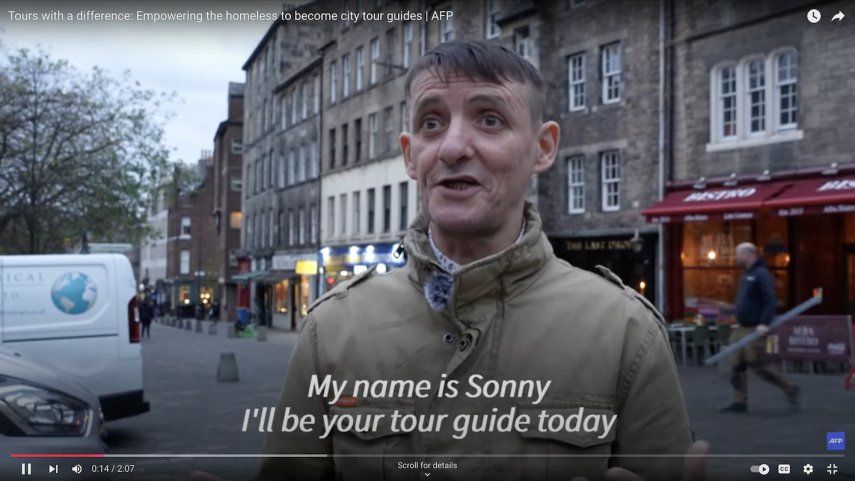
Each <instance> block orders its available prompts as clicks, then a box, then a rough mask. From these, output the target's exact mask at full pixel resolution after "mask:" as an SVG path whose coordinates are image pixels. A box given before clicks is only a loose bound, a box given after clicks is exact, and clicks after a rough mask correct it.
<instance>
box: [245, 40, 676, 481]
mask: <svg viewBox="0 0 855 481" xmlns="http://www.w3.org/2000/svg"><path fill="white" fill-rule="evenodd" d="M544 90H545V86H544V82H543V79H542V78H541V76H540V73H539V72H538V71H537V69H535V68H534V67H533V66H532V65H531V64H530V63H529V62H528V61H526V60H524V59H523V58H521V57H519V56H518V55H516V54H515V53H513V52H512V51H510V50H508V49H506V48H503V47H499V46H496V45H493V44H489V43H485V42H477V41H467V42H451V43H444V44H441V45H439V46H437V47H435V48H434V49H433V50H431V51H430V52H428V53H427V54H425V55H424V56H423V57H422V58H421V59H420V60H419V61H418V62H417V63H416V64H415V65H414V66H413V68H412V69H411V71H410V73H409V77H408V81H407V95H408V99H409V105H410V109H411V116H410V121H411V123H410V125H411V126H412V128H411V130H412V131H411V132H406V133H403V134H401V137H400V143H401V149H402V152H403V155H404V161H405V163H406V169H407V173H408V174H409V176H410V177H411V178H413V179H415V180H416V181H417V183H418V186H419V192H420V195H421V199H420V201H421V203H422V204H421V205H422V213H421V214H420V216H419V217H418V218H417V219H416V220H415V222H414V223H413V224H412V226H411V227H410V229H409V231H408V233H407V235H406V237H405V238H404V240H403V243H402V245H403V250H404V252H405V253H406V256H407V264H406V267H404V268H401V269H398V270H395V271H392V272H390V273H388V274H383V275H381V274H377V273H375V272H374V271H373V270H369V271H367V272H365V273H363V274H361V275H358V276H356V277H354V278H353V279H352V280H350V281H349V282H347V283H344V284H340V285H338V286H336V287H335V288H334V289H333V290H332V291H330V292H329V293H327V294H326V295H324V296H323V297H322V298H320V299H319V300H318V301H317V302H315V303H314V304H313V305H312V306H311V307H310V308H309V312H308V315H307V317H306V322H305V324H304V326H303V329H302V332H301V336H300V340H299V342H298V344H297V346H296V348H295V351H294V353H293V356H292V358H291V361H290V364H289V367H288V372H287V376H286V379H285V384H284V387H283V391H282V395H281V399H280V402H279V403H278V405H277V415H276V419H275V420H274V422H273V425H274V426H277V427H278V426H281V424H282V417H281V415H282V413H283V412H284V411H285V409H286V408H290V410H291V412H293V413H298V414H313V415H314V416H315V418H316V419H321V418H323V416H325V415H342V414H352V415H359V414H385V415H386V419H389V418H391V415H392V414H393V412H394V411H398V412H399V413H404V414H406V413H412V414H416V415H422V414H448V415H449V418H452V419H453V418H454V417H455V416H456V415H458V414H465V413H471V414H489V413H491V412H494V411H492V409H493V408H497V411H498V412H499V413H505V412H508V410H509V409H510V408H516V409H517V411H518V412H525V413H531V414H532V417H533V418H535V423H533V424H536V417H537V413H539V412H545V413H546V414H547V415H550V416H551V415H561V416H564V417H567V416H569V415H571V414H572V413H576V412H578V410H579V408H584V409H585V412H586V413H598V414H604V415H617V420H616V421H615V425H614V426H613V427H612V428H611V429H610V430H608V431H606V430H604V429H603V430H600V431H599V432H582V431H579V432H567V431H564V430H559V431H558V432H549V431H540V430H537V429H534V428H532V429H529V430H528V431H526V432H505V433H500V432H492V433H489V432H488V433H483V432H470V433H469V434H468V436H466V437H465V438H463V439H454V438H453V437H452V434H453V433H452V432H449V429H445V430H443V431H442V432H412V433H401V432H396V431H395V430H393V429H392V428H391V426H390V425H389V424H387V423H380V425H379V426H378V427H377V429H372V430H370V431H366V432H347V431H343V432H339V431H333V433H332V434H331V435H330V436H329V437H327V438H324V439H320V438H319V436H320V435H321V433H318V432H317V430H315V431H313V432H309V433H304V432H300V431H299V430H298V431H297V432H294V433H283V432H279V430H278V429H274V432H272V433H271V434H269V435H268V438H267V443H266V446H265V452H267V453H271V454H297V455H298V456H294V457H274V458H267V459H265V461H264V463H263V465H262V469H261V477H262V478H264V479H280V480H281V479H288V480H292V479H293V480H313V479H314V480H332V479H343V480H351V479H354V480H378V479H387V480H388V479H422V478H421V474H420V473H419V472H418V470H412V469H407V468H406V463H408V462H413V461H422V462H427V463H428V464H429V465H431V466H432V465H433V464H432V463H434V462H437V461H439V462H452V461H453V462H454V463H455V464H456V466H457V468H456V469H449V470H442V469H436V470H432V469H431V470H429V471H432V477H431V479H460V480H464V479H465V480H470V479H471V480H479V479H489V480H522V479H535V480H546V479H560V480H570V479H571V478H573V477H574V476H584V477H586V478H589V479H600V478H602V477H603V475H604V474H605V472H606V471H607V470H608V469H609V468H612V474H620V475H629V476H630V477H631V478H630V479H638V478H637V477H635V475H638V476H641V477H642V478H645V479H650V480H668V479H677V478H679V475H680V472H681V470H682V464H683V460H682V459H681V458H680V456H681V455H683V454H686V452H687V450H688V448H689V444H690V442H691V434H690V430H689V423H688V419H687V416H686V410H685V406H684V402H683V395H682V393H681V390H680V385H679V381H678V378H677V373H676V368H675V366H674V361H673V356H672V354H671V351H670V348H669V345H668V341H667V334H666V332H665V330H664V327H663V323H662V320H661V318H660V317H659V314H658V313H657V312H656V310H655V309H654V308H653V307H652V306H651V305H650V304H649V303H648V302H647V301H646V300H645V299H644V298H643V297H641V296H640V295H638V294H637V293H636V292H635V291H633V290H632V289H630V288H628V287H625V286H624V285H623V284H622V283H621V282H620V280H619V279H618V278H617V277H615V276H614V275H613V274H611V273H610V272H608V271H605V270H604V277H600V276H597V275H595V274H591V273H588V272H586V271H583V270H580V269H577V268H575V267H573V266H571V265H569V264H568V263H566V262H564V261H562V260H559V259H558V258H556V257H555V255H554V254H553V252H552V249H551V247H550V244H549V241H548V240H547V239H546V236H545V235H544V234H543V232H542V224H541V219H540V216H539V215H538V213H537V211H536V209H535V208H534V207H533V206H532V205H531V204H528V203H526V201H525V196H526V192H527V191H528V188H529V185H530V180H531V178H532V176H533V175H536V174H539V173H541V172H544V171H546V170H547V169H549V168H550V167H551V166H552V164H553V162H554V161H555V157H556V153H557V149H558V145H559V127H558V124H556V123H555V122H551V121H549V122H544V121H543V111H544V102H545V100H544V97H545V96H544ZM474 374H477V375H482V376H484V378H485V379H495V380H500V381H502V380H526V379H529V380H541V381H551V385H550V387H549V389H548V391H547V393H546V395H545V397H544V398H543V399H542V400H541V401H540V402H537V403H535V402H533V401H532V400H530V399H528V400H526V399H522V400H521V399H514V398H510V399H508V398H493V399H490V400H484V399H478V398H469V397H466V396H464V395H462V394H461V395H459V396H457V397H453V398H450V397H448V396H440V395H438V394H437V392H436V389H434V391H433V392H432V393H431V395H430V396H429V397H428V398H425V399H423V398H417V397H416V398H384V399H374V398H370V397H364V396H362V397H356V396H354V395H353V394H354V392H353V391H351V390H349V391H347V392H346V393H345V396H343V397H342V398H340V399H339V401H337V402H335V403H332V404H331V402H332V399H324V398H322V397H320V396H307V394H308V388H309V384H310V381H311V378H312V376H313V375H317V376H319V377H320V378H323V377H324V376H326V375H330V376H331V377H332V379H335V380H340V381H341V380H346V381H348V383H349V385H352V383H353V382H354V381H356V380H369V381H374V380H399V379H404V380H409V379H412V380H422V379H428V380H431V381H432V382H433V383H434V385H436V384H438V383H439V382H440V380H441V379H448V380H451V379H453V380H458V381H459V382H460V387H461V391H462V390H463V389H464V386H466V385H467V380H468V379H470V378H471V376H472V375H474ZM559 419H560V418H559ZM319 422H320V421H319ZM535 427H536V426H535ZM305 454H321V455H329V454H332V455H334V456H332V457H329V456H315V457H306V456H300V455H305ZM634 454H642V455H643V454H655V455H657V456H648V457H634V456H631V455H634ZM413 455H417V456H419V457H413ZM580 455H581V456H580ZM662 455H665V456H662ZM402 466H403V467H402ZM626 470H628V471H630V472H631V473H627V472H626ZM632 473H635V474H634V475H633V474H632Z"/></svg>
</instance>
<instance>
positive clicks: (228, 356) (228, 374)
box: [217, 352, 239, 382]
mask: <svg viewBox="0 0 855 481" xmlns="http://www.w3.org/2000/svg"><path fill="white" fill-rule="evenodd" d="M238 380H239V378H238V367H237V357H235V353H233V352H224V353H221V354H220V364H219V365H218V366H217V382H238Z"/></svg>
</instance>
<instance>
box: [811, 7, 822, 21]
mask: <svg viewBox="0 0 855 481" xmlns="http://www.w3.org/2000/svg"><path fill="white" fill-rule="evenodd" d="M820 18H822V14H821V13H819V10H817V9H815V8H813V9H811V10H810V11H809V12H808V14H807V19H808V22H810V23H816V22H819V19H820Z"/></svg>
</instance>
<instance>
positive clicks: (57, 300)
mask: <svg viewBox="0 0 855 481" xmlns="http://www.w3.org/2000/svg"><path fill="white" fill-rule="evenodd" d="M50 297H51V299H52V300H53V305H55V306H56V308H57V309H59V310H60V311H62V312H64V313H66V314H83V313H84V312H86V311H88V310H89V309H90V308H91V307H92V306H94V305H95V300H96V299H98V287H97V286H95V282H94V281H93V280H92V279H90V278H89V276H87V275H86V274H84V273H82V272H66V273H65V274H63V275H61V276H59V278H58V279H57V280H56V282H54V283H53V287H51V290H50Z"/></svg>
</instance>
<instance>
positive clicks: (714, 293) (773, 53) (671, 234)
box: [646, 1, 855, 321]
mask: <svg viewBox="0 0 855 481" xmlns="http://www.w3.org/2000/svg"><path fill="white" fill-rule="evenodd" d="M809 5H812V4H811V3H810V2H805V1H790V2H776V1H765V2H764V1H759V2H751V3H738V2H737V3H728V4H721V3H716V2H696V3H683V2H673V3H672V4H671V5H670V8H672V9H673V21H674V26H675V30H674V38H675V40H674V59H673V67H672V68H673V73H672V75H673V80H674V87H673V99H674V103H673V104H674V109H673V131H672V134H671V135H673V159H672V163H673V179H672V182H671V183H670V185H669V189H668V190H669V192H668V194H667V195H666V197H665V198H664V200H663V201H662V202H661V203H659V204H657V205H656V206H654V207H653V208H651V209H649V210H648V211H647V212H646V213H647V214H648V218H649V219H650V221H651V222H653V223H660V224H662V225H664V226H665V229H666V237H667V251H668V256H667V259H666V264H667V265H668V272H669V278H668V283H667V287H668V305H667V310H668V312H669V313H670V314H671V317H672V318H676V319H679V318H683V317H694V316H697V315H702V316H704V317H711V318H715V319H716V320H724V321H727V320H730V319H732V317H733V314H732V313H733V299H734V298H735V294H736V289H737V287H738V281H739V278H740V276H741V270H740V269H739V268H738V267H737V266H735V265H734V257H733V256H734V250H735V246H736V245H738V244H739V243H740V242H744V241H751V242H754V243H755V244H757V245H758V246H759V247H760V249H761V251H762V254H763V256H764V258H765V259H766V261H767V263H768V264H769V267H770V269H771V271H772V272H773V274H774V275H775V280H776V290H777V297H778V300H779V307H780V309H786V308H789V307H793V306H794V305H796V304H798V303H801V302H803V301H804V300H806V299H807V298H809V297H810V296H811V294H812V292H813V289H814V288H817V287H821V288H823V291H824V292H823V293H824V301H823V303H822V305H821V306H819V307H817V308H815V309H813V310H812V312H814V313H819V314H849V313H850V309H851V305H852V301H853V297H855V296H853V295H852V292H853V290H852V289H853V286H855V254H853V253H855V213H853V212H855V169H854V168H855V165H853V157H852V152H853V151H855V137H853V136H852V135H851V130H852V129H851V127H850V125H851V120H850V119H851V116H852V114H851V112H852V111H851V108H850V107H849V106H850V105H851V103H852V102H853V100H855V90H853V88H852V85H853V83H852V79H851V77H852V75H851V74H852V71H853V69H855V50H853V49H852V46H853V45H855V32H853V31H852V29H845V28H839V27H837V28H836V26H835V25H834V24H833V23H832V24H829V23H827V22H826V20H825V18H824V19H823V22H821V23H817V24H812V23H809V22H807V21H806V19H805V14H806V12H807V11H808V10H809ZM843 8H844V2H836V3H835V2H830V3H828V4H825V5H823V6H822V10H823V12H832V11H834V12H837V11H838V10H840V9H843ZM719 10H720V11H719Z"/></svg>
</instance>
